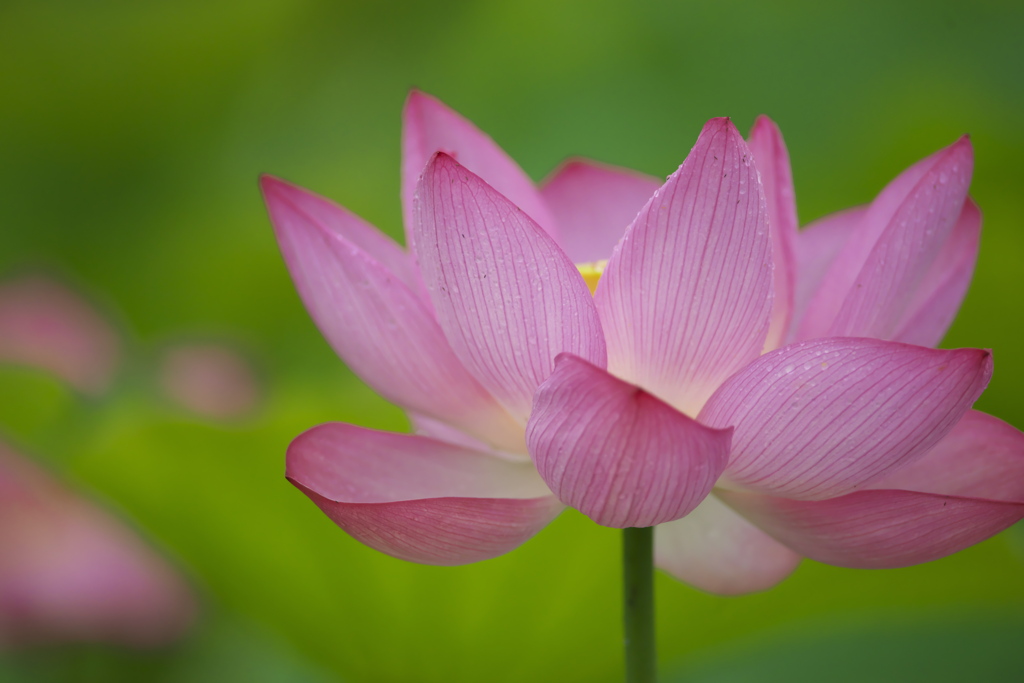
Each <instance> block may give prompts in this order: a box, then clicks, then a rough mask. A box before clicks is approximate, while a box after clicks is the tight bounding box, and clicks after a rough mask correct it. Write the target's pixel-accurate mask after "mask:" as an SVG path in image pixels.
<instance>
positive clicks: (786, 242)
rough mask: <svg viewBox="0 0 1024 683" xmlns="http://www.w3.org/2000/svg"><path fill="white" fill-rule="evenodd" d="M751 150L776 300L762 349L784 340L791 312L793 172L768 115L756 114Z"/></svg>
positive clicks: (794, 224) (794, 225)
mask: <svg viewBox="0 0 1024 683" xmlns="http://www.w3.org/2000/svg"><path fill="white" fill-rule="evenodd" d="M748 144H749V145H750V152H751V154H753V155H754V163H755V164H757V170H758V172H759V173H760V174H761V183H762V184H763V185H764V196H765V200H766V203H767V206H768V225H769V227H770V229H771V235H772V262H773V263H774V264H775V278H774V284H775V299H774V301H773V303H772V320H771V327H769V328H768V338H767V340H766V341H765V350H767V351H770V350H772V349H775V348H778V347H779V346H782V344H784V343H785V340H786V333H787V332H788V330H789V324H790V318H791V316H792V314H793V296H794V293H793V292H794V287H795V279H796V253H795V244H796V240H797V227H798V225H799V224H798V223H797V218H796V197H795V195H794V193H793V172H792V170H791V169H790V167H789V152H788V151H787V150H786V142H785V141H784V140H783V139H782V133H781V132H780V131H779V127H778V126H776V125H775V122H774V121H772V120H771V119H770V118H768V117H767V116H759V117H757V121H756V122H755V123H754V128H753V129H752V130H751V131H750V141H749V143H748Z"/></svg>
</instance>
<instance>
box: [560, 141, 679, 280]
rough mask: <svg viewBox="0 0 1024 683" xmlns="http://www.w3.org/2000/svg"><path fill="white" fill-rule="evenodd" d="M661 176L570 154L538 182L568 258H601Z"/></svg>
mask: <svg viewBox="0 0 1024 683" xmlns="http://www.w3.org/2000/svg"><path fill="white" fill-rule="evenodd" d="M660 186H661V181H659V180H657V179H656V178H652V177H650V176H646V175H643V174H642V173H637V172H635V171H630V170H628V169H624V168H617V167H615V166H606V165H604V164H599V163H596V162H593V161H586V160H583V159H574V160H572V161H570V162H568V163H566V164H564V165H563V166H562V167H561V168H559V169H558V170H557V171H555V173H554V175H552V176H551V177H550V178H549V179H548V180H546V181H545V182H544V185H543V187H541V190H540V191H541V195H543V197H544V199H545V200H547V203H548V206H550V207H551V212H552V213H553V214H554V216H555V219H556V220H557V221H558V226H559V230H560V232H561V236H562V239H561V242H562V247H563V248H564V249H565V253H566V254H568V256H569V258H570V259H571V260H572V261H573V263H590V262H593V261H602V260H605V259H608V258H610V257H611V255H612V249H614V248H615V245H616V244H618V242H619V240H620V239H622V236H623V235H625V234H626V228H627V227H629V224H630V223H632V222H633V219H634V218H636V215H637V213H638V212H639V211H640V209H642V208H643V206H644V204H646V203H647V200H648V199H650V198H651V195H653V194H654V192H655V191H656V190H657V189H658V188H659V187H660Z"/></svg>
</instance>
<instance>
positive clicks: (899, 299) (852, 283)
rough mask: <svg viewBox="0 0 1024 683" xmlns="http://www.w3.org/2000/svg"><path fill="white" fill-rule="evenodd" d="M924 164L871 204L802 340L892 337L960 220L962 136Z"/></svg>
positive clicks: (813, 306) (967, 151)
mask: <svg viewBox="0 0 1024 683" xmlns="http://www.w3.org/2000/svg"><path fill="white" fill-rule="evenodd" d="M925 161H926V162H927V163H923V164H922V163H919V164H917V165H915V166H914V167H912V168H911V169H909V170H908V171H906V172H904V174H903V175H901V176H900V178H897V180H896V181H894V182H893V183H892V184H890V187H889V188H886V191H884V192H883V193H882V194H881V195H879V197H878V199H876V200H875V201H874V202H872V205H871V208H870V209H868V213H867V215H866V216H865V218H864V221H863V223H862V224H861V228H860V229H858V230H857V231H856V233H855V234H854V235H853V236H852V237H851V239H850V240H849V242H847V244H846V245H845V247H844V249H843V252H842V254H840V256H839V258H837V259H836V261H835V262H834V263H833V265H832V267H831V268H830V269H829V272H828V274H827V275H826V276H825V278H824V280H823V281H822V285H821V288H820V290H819V292H818V294H817V295H816V296H815V297H814V299H813V300H812V301H811V303H810V305H809V307H808V312H807V315H806V316H805V317H804V320H803V324H802V326H801V330H800V337H801V338H805V339H806V338H814V337H821V336H826V335H827V336H863V337H876V338H882V339H888V338H891V337H892V336H893V335H894V334H895V332H896V331H897V327H898V326H899V324H900V322H901V320H902V318H903V316H904V315H905V314H906V311H907V307H908V306H909V304H910V302H911V297H912V295H913V293H914V291H916V289H917V287H918V286H919V285H920V284H921V282H922V280H923V279H924V277H925V275H926V274H927V272H928V271H929V269H930V268H931V266H932V264H933V263H934V262H935V260H936V258H937V257H938V254H939V251H940V250H941V248H942V245H943V244H945V242H946V240H947V238H948V236H949V235H950V233H951V232H952V230H953V227H954V225H955V224H956V222H957V217H958V216H959V215H960V212H961V210H962V208H963V204H964V201H965V199H966V198H967V188H968V185H970V180H971V171H972V169H973V165H974V153H973V150H972V148H971V144H970V141H969V140H968V139H967V138H963V139H961V140H960V141H958V142H957V143H955V144H954V145H952V146H951V147H948V148H947V149H945V150H943V151H942V152H940V153H938V154H936V155H933V156H932V157H929V159H927V160H925ZM915 179H916V181H915V182H913V183H912V186H911V182H912V181H914V180H915ZM908 186H910V187H909V189H908Z"/></svg>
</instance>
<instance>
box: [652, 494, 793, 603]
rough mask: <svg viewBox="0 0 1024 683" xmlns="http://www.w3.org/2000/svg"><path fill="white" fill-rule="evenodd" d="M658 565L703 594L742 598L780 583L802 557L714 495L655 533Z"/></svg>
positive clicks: (656, 529) (657, 528) (658, 527)
mask: <svg viewBox="0 0 1024 683" xmlns="http://www.w3.org/2000/svg"><path fill="white" fill-rule="evenodd" d="M654 562H655V564H656V565H657V566H658V567H660V568H661V569H664V570H665V571H667V572H668V573H670V574H672V575H673V576H675V577H676V578H677V579H679V580H680V581H685V582H686V583H688V584H690V585H692V586H696V587H697V588H700V589H701V590H705V591H708V592H710V593H718V594H719V595H740V594H742V593H752V592H755V591H763V590H767V589H768V588H771V587H772V586H774V585H775V584H777V583H778V582H779V581H782V580H783V579H784V578H786V577H787V576H789V575H790V574H791V573H792V572H793V570H794V569H796V566H797V565H798V564H799V563H800V556H799V555H797V554H796V553H794V552H793V551H792V550H790V549H789V548H787V547H786V546H784V545H782V544H780V543H779V542H778V541H776V540H774V539H773V538H772V537H771V536H769V535H768V534H766V533H764V532H763V531H761V530H760V529H758V528H757V527H755V526H753V525H752V524H751V523H750V522H748V521H746V520H745V519H743V518H742V517H740V516H739V515H738V514H736V513H735V512H733V511H732V510H731V509H730V508H728V507H727V506H725V505H723V504H722V502H721V501H720V500H719V499H718V498H717V497H716V496H715V495H714V494H712V495H710V496H708V497H707V498H706V499H705V500H704V502H702V503H701V504H700V505H698V506H697V508H696V509H695V510H694V511H693V512H691V513H690V514H688V515H687V516H686V517H683V518H682V519H678V520H676V521H674V522H669V523H667V524H659V525H658V526H657V527H656V528H655V530H654Z"/></svg>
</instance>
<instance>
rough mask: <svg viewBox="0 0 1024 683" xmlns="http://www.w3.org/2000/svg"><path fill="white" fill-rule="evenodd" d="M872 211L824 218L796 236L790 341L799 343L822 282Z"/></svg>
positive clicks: (851, 211) (859, 208)
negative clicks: (803, 326) (813, 299)
mask: <svg viewBox="0 0 1024 683" xmlns="http://www.w3.org/2000/svg"><path fill="white" fill-rule="evenodd" d="M867 210H868V207H866V206H857V207H854V208H852V209H846V210H845V211H839V212H838V213H833V214H830V215H828V216H825V217H824V218H821V219H819V220H817V221H815V222H813V223H811V224H810V225H808V226H807V227H806V228H804V229H803V230H801V231H800V232H799V233H797V236H796V264H797V267H796V272H797V276H796V292H795V294H794V301H793V320H792V322H791V324H790V335H789V337H790V341H803V339H802V338H800V339H795V338H794V337H795V336H796V335H795V331H796V330H799V329H800V327H801V323H802V321H803V318H804V314H805V312H806V310H807V305H808V304H810V302H811V299H812V298H814V295H815V294H816V293H817V292H818V290H819V289H820V288H821V281H822V280H823V279H824V277H825V274H826V273H827V272H828V270H829V268H830V267H831V266H832V263H833V262H834V261H835V259H836V257H837V256H838V255H839V254H840V253H841V251H842V249H843V246H844V245H845V244H846V242H847V240H849V238H850V235H851V234H852V233H853V231H854V230H855V229H856V228H857V226H858V225H859V224H860V222H861V221H862V220H864V216H865V214H866V213H867Z"/></svg>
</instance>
